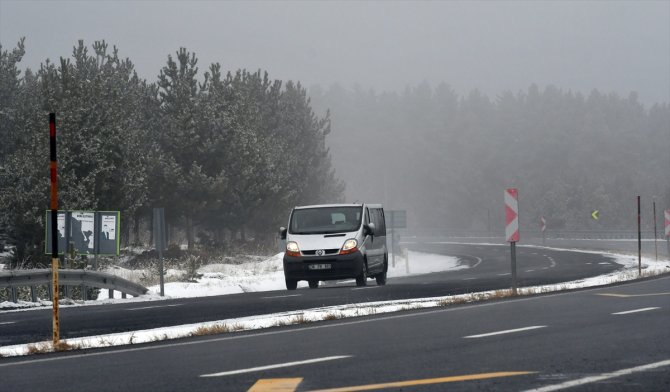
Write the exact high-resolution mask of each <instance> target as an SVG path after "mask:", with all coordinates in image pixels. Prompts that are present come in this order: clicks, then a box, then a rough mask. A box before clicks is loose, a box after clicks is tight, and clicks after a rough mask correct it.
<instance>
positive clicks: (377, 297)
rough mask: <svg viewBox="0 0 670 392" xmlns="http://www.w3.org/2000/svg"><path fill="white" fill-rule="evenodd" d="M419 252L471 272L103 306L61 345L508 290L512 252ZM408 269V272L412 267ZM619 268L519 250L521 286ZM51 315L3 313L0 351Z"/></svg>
mask: <svg viewBox="0 0 670 392" xmlns="http://www.w3.org/2000/svg"><path fill="white" fill-rule="evenodd" d="M413 247H414V249H416V250H421V251H424V252H431V253H438V254H445V255H452V256H457V257H458V258H459V260H460V262H461V263H463V264H467V265H470V266H471V267H472V268H468V269H463V270H457V271H451V272H440V273H432V274H425V275H416V276H409V277H404V278H395V279H389V280H388V283H387V285H386V286H382V287H378V286H376V284H375V283H374V280H369V281H368V288H365V289H361V288H358V287H356V286H355V283H354V282H353V281H352V282H350V283H346V284H336V283H332V282H331V283H330V284H328V285H323V286H322V287H320V288H319V289H317V290H310V289H307V288H305V289H299V290H297V291H292V292H289V291H266V292H257V293H244V294H236V295H225V296H216V297H201V298H187V299H175V300H165V301H157V302H144V303H127V304H114V305H101V306H84V307H81V306H79V307H77V306H74V307H65V306H63V307H61V310H60V322H61V326H60V333H61V338H62V339H67V338H73V337H81V336H93V335H100V334H108V333H116V332H126V331H136V330H141V329H150V328H158V327H164V326H173V325H182V324H190V323H198V322H205V321H214V320H223V319H229V318H237V317H245V316H251V315H259V314H269V313H275V312H283V311H292V310H300V309H308V308H314V307H321V306H331V305H341V304H350V303H360V302H369V301H384V300H394V299H407V298H424V297H435V296H444V295H451V294H461V293H468V292H476V291H484V290H496V289H504V288H509V287H511V284H512V282H511V276H510V268H511V267H510V264H511V263H510V255H509V252H510V251H509V246H484V245H454V244H422V245H414V246H413ZM410 268H411V264H410ZM618 268H620V266H619V265H618V264H615V263H613V261H612V260H611V259H610V258H607V257H603V256H600V255H596V254H585V253H574V252H565V251H552V250H544V249H536V248H522V247H519V248H517V271H518V272H517V275H518V284H519V286H531V285H538V284H548V283H557V282H565V281H570V280H575V279H581V278H585V277H590V276H596V275H600V274H603V273H607V272H611V271H613V270H616V269H618ZM51 317H52V316H51V308H47V309H41V310H30V311H21V312H0V345H2V346H7V345H13V344H21V343H30V342H37V341H44V340H49V339H50V337H51V328H52V327H51Z"/></svg>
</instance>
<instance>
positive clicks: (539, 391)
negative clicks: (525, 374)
mask: <svg viewBox="0 0 670 392" xmlns="http://www.w3.org/2000/svg"><path fill="white" fill-rule="evenodd" d="M664 366H670V359H667V360H665V361H660V362H654V363H650V364H648V365H642V366H636V367H632V368H628V369H621V370H618V371H616V372H612V373H603V374H601V375H599V376H591V377H584V378H580V379H578V380H572V381H566V382H563V383H560V384H555V385H548V386H546V387H541V388H535V389H529V390H527V391H524V392H553V391H560V390H562V389H568V388H573V387H577V386H580V385H585V384H591V383H594V382H598V381H604V380H609V379H611V378H617V377H621V376H627V375H629V374H633V373H638V372H644V371H647V370H652V369H656V368H659V367H664Z"/></svg>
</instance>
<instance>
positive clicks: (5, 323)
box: [0, 321, 16, 325]
mask: <svg viewBox="0 0 670 392" xmlns="http://www.w3.org/2000/svg"><path fill="white" fill-rule="evenodd" d="M8 324H16V321H3V322H0V325H8Z"/></svg>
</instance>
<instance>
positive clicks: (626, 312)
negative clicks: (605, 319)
mask: <svg viewBox="0 0 670 392" xmlns="http://www.w3.org/2000/svg"><path fill="white" fill-rule="evenodd" d="M656 309H660V308H658V307H656V308H642V309H634V310H627V311H625V312H616V313H612V314H631V313H638V312H646V311H649V310H656Z"/></svg>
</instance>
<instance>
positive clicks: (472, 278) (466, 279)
mask: <svg viewBox="0 0 670 392" xmlns="http://www.w3.org/2000/svg"><path fill="white" fill-rule="evenodd" d="M475 279H477V278H463V280H475Z"/></svg>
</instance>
